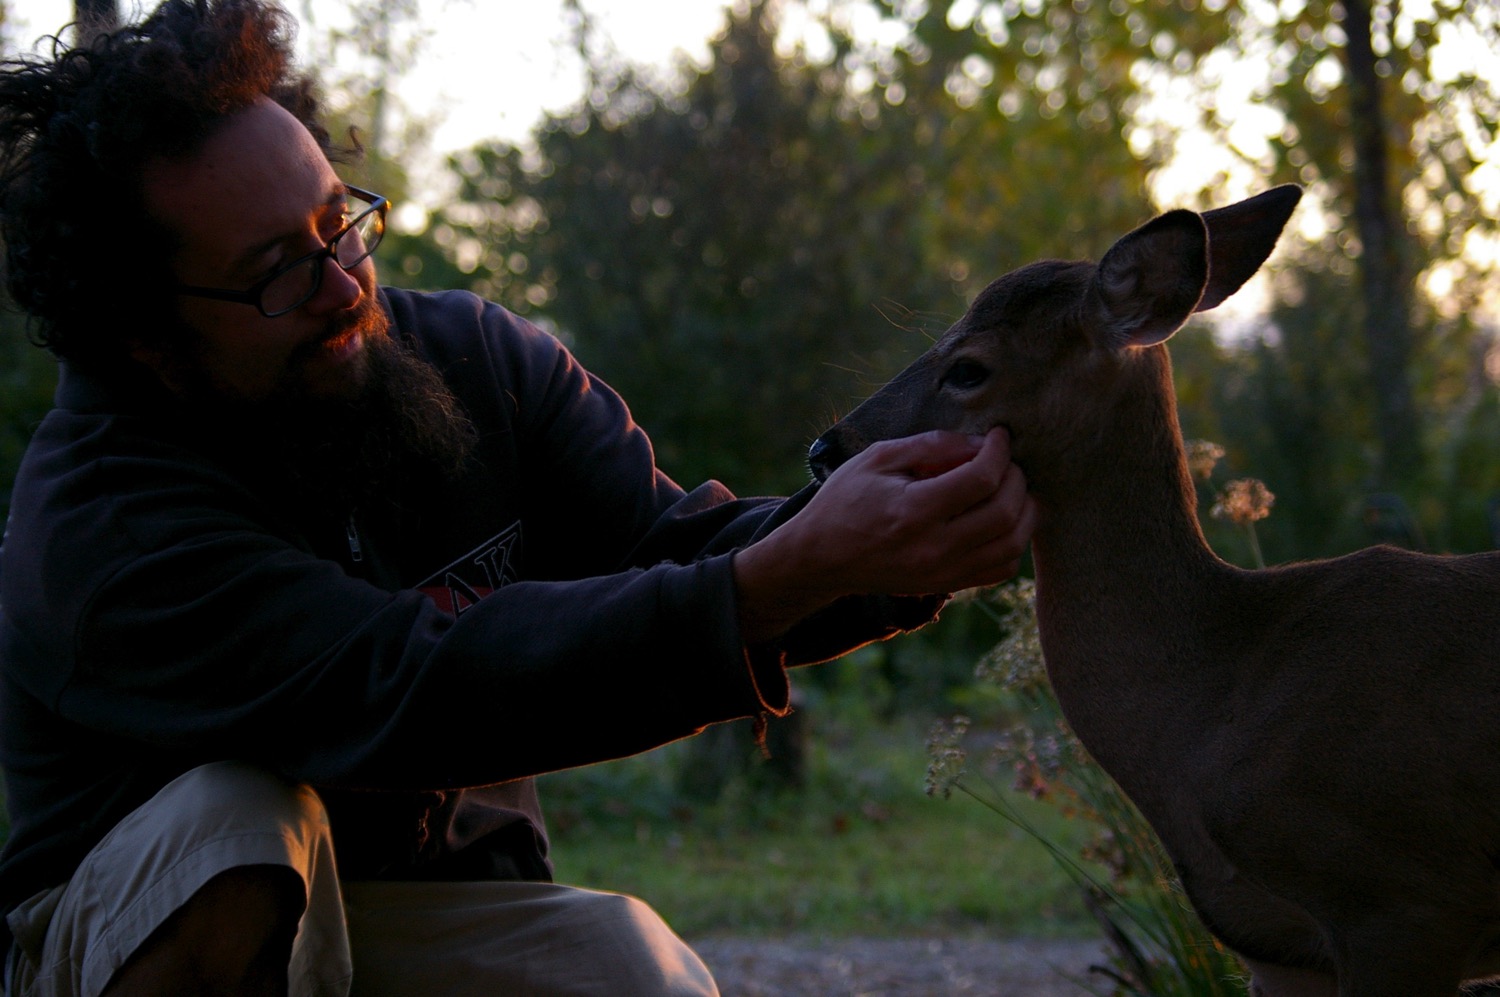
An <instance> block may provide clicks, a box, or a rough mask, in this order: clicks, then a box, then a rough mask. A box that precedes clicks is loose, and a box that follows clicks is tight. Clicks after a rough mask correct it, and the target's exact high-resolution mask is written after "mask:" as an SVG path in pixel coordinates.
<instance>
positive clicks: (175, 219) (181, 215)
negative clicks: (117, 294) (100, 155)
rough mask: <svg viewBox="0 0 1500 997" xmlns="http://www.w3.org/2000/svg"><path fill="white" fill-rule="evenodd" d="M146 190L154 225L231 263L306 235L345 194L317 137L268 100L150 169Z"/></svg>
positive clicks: (149, 164)
mask: <svg viewBox="0 0 1500 997" xmlns="http://www.w3.org/2000/svg"><path fill="white" fill-rule="evenodd" d="M142 184H143V192H144V195H145V200H146V208H147V210H148V211H149V212H150V213H151V214H152V216H153V217H155V218H156V219H157V220H158V221H160V222H162V223H163V224H165V225H167V227H168V228H170V229H171V230H173V231H174V232H175V233H176V234H177V235H178V237H179V238H180V239H181V240H182V241H183V242H184V243H185V244H188V245H190V246H193V247H194V249H195V250H196V251H200V252H204V251H209V252H216V253H218V252H222V253H223V254H224V255H225V258H226V259H227V258H229V257H232V256H234V255H237V254H238V253H241V252H244V251H246V250H247V249H249V248H250V247H252V246H254V245H256V244H258V243H261V242H263V241H266V240H273V239H277V238H281V237H285V236H289V235H291V234H293V233H295V232H297V231H299V230H305V227H306V225H307V220H308V217H309V213H311V212H316V211H320V210H321V209H322V208H323V207H324V206H325V205H327V204H329V203H331V202H333V201H336V200H338V199H339V198H340V197H341V196H342V192H343V185H342V184H341V183H340V181H339V179H338V177H337V175H336V174H335V173H334V172H333V168H332V167H331V166H330V165H329V163H328V160H327V157H325V156H324V154H323V150H322V148H321V147H320V146H319V145H318V143H317V141H316V140H315V139H314V138H313V136H312V134H311V133H310V132H308V130H307V128H306V127H304V126H303V124H302V123H301V122H300V121H298V120H297V119H296V118H295V117H293V116H292V115H291V114H290V113H289V112H287V111H286V110H285V109H283V108H282V107H280V106H279V105H277V104H275V103H273V102H271V101H269V100H262V101H260V102H258V103H256V104H254V105H251V106H250V107H247V108H245V109H243V110H241V111H238V112H235V113H234V114H232V115H230V116H229V117H228V118H226V119H225V120H224V121H223V122H222V123H221V124H220V125H219V127H218V128H216V129H214V131H213V132H211V133H210V135H209V136H208V138H207V139H206V140H205V141H204V142H203V144H202V145H201V146H200V147H199V148H198V149H197V150H195V151H194V152H192V153H189V154H188V155H185V156H180V157H175V158H166V157H160V158H157V159H153V160H150V161H148V162H147V164H146V166H145V169H144V170H143V173H142ZM220 262H223V261H220Z"/></svg>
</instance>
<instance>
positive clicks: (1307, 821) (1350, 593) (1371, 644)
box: [813, 189, 1500, 997]
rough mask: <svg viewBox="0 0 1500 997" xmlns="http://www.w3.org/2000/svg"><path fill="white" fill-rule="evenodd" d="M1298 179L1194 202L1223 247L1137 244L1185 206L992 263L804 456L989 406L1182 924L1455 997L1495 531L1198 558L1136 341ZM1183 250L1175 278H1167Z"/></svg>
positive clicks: (1146, 357)
mask: <svg viewBox="0 0 1500 997" xmlns="http://www.w3.org/2000/svg"><path fill="white" fill-rule="evenodd" d="M1268 201H1269V203H1267V202H1268ZM1295 202H1296V196H1295V191H1290V192H1288V191H1287V190H1286V189H1278V191H1273V192H1270V193H1269V194H1267V195H1262V197H1261V198H1257V199H1254V200H1252V201H1250V202H1245V206H1236V208H1234V209H1225V210H1224V211H1223V212H1213V213H1210V214H1209V215H1207V216H1201V218H1202V223H1201V226H1200V227H1201V228H1202V230H1203V231H1204V234H1205V235H1206V236H1208V237H1209V238H1210V239H1212V238H1215V237H1221V243H1220V245H1219V246H1216V247H1210V246H1209V245H1208V241H1209V240H1208V239H1205V240H1204V245H1203V247H1202V249H1201V250H1200V253H1202V254H1204V255H1203V258H1202V261H1201V263H1198V264H1196V269H1195V265H1192V264H1191V261H1189V265H1188V266H1187V271H1188V274H1187V276H1188V279H1186V280H1185V281H1184V280H1183V279H1182V275H1181V274H1177V273H1163V271H1164V270H1167V269H1169V268H1166V267H1164V266H1163V262H1164V261H1165V260H1166V259H1167V258H1168V257H1170V256H1174V255H1176V254H1179V253H1182V252H1183V249H1182V244H1183V240H1184V239H1186V240H1187V242H1188V243H1189V244H1191V242H1192V235H1193V226H1192V224H1191V223H1189V222H1188V221H1187V219H1185V218H1183V217H1181V216H1186V215H1189V213H1187V212H1176V213H1173V214H1172V215H1169V216H1163V219H1171V221H1170V222H1169V223H1164V221H1163V219H1158V220H1157V222H1154V223H1152V224H1151V225H1148V226H1145V227H1143V228H1142V229H1140V230H1137V232H1136V233H1132V234H1131V235H1130V236H1127V237H1126V239H1123V240H1121V243H1120V244H1119V245H1118V246H1117V247H1116V249H1115V250H1112V251H1111V254H1110V255H1107V256H1106V257H1105V261H1104V263H1102V264H1100V266H1099V268H1097V269H1096V268H1095V267H1094V266H1093V265H1092V264H1084V263H1077V264H1063V263H1045V264H1037V265H1034V266H1032V267H1028V268H1024V269H1023V270H1021V271H1017V272H1016V273H1013V274H1011V275H1009V276H1007V277H1004V278H1001V279H1000V280H999V281H996V282H995V283H994V284H992V285H991V287H990V288H989V289H987V290H986V291H985V292H984V294H982V295H981V296H980V298H979V299H978V300H977V301H976V302H975V304H974V306H973V307H972V308H971V309H970V311H969V313H968V314H967V315H966V316H965V317H964V319H963V320H961V321H960V322H959V323H958V324H957V325H956V326H954V328H953V329H952V330H950V332H949V333H948V334H947V335H946V336H944V337H943V339H942V340H940V341H939V343H938V344H937V345H936V346H935V347H934V348H933V350H932V351H930V352H929V353H928V354H927V355H926V356H924V357H923V358H922V359H920V360H918V361H917V363H915V364H913V366H912V367H911V368H909V369H908V370H907V371H906V372H904V373H903V374H902V375H900V376H898V377H897V378H896V379H895V380H894V381H893V382H892V383H891V385H889V386H887V388H886V389H883V390H882V391H881V392H879V393H877V394H876V395H875V396H874V397H872V398H871V399H870V400H869V401H867V402H866V403H865V405H863V406H861V407H860V408H858V409H856V410H855V411H854V412H853V413H851V414H850V415H849V416H848V417H847V418H846V419H845V420H844V421H842V422H840V423H839V424H838V425H837V426H835V427H834V428H833V429H832V430H830V431H829V433H828V434H826V435H825V436H824V437H823V439H822V440H820V442H819V444H818V445H817V447H816V448H815V453H814V458H813V460H814V464H815V465H818V464H819V463H822V464H823V465H824V466H825V469H826V468H827V467H831V466H835V465H836V463H837V462H839V461H840V460H841V459H843V458H845V457H847V456H849V455H850V454H851V453H852V452H854V451H857V450H858V449H861V448H862V447H863V446H865V445H867V444H868V443H870V442H873V441H875V440H877V439H881V438H886V437H891V436H897V435H906V434H907V433H909V432H914V431H920V430H925V429H932V428H947V429H955V430H960V431H966V432H982V431H984V430H986V429H988V428H989V427H990V426H993V425H995V424H1005V425H1007V426H1009V427H1010V429H1011V433H1012V438H1013V442H1012V446H1013V452H1014V453H1015V455H1016V460H1017V462H1018V463H1020V464H1021V466H1022V467H1023V468H1024V470H1025V471H1026V474H1027V479H1028V482H1029V483H1030V485H1031V490H1032V492H1033V494H1034V495H1035V496H1036V498H1037V501H1038V503H1039V505H1040V507H1041V516H1040V519H1039V523H1038V528H1037V533H1036V536H1035V538H1034V541H1033V553H1034V560H1035V566H1036V576H1037V577H1036V582H1037V614H1038V619H1039V623H1040V626H1041V637H1042V646H1043V649H1044V651H1045V654H1046V660H1047V671H1048V675H1049V677H1050V679H1051V682H1052V685H1053V688H1054V690H1055V692H1056V694H1057V697H1058V701H1059V703H1060V704H1061V706H1062V708H1063V712H1064V714H1065V715H1066V716H1067V718H1068V721H1069V723H1070V724H1071V725H1072V727H1073V729H1074V731H1075V732H1076V733H1077V735H1078V737H1079V738H1080V740H1082V742H1083V743H1084V744H1085V746H1087V747H1088V749H1089V750H1090V752H1091V753H1092V754H1093V755H1094V757H1095V758H1096V759H1097V760H1098V762H1099V763H1100V765H1102V766H1103V767H1104V769H1105V770H1106V771H1108V772H1109V773H1110V775H1111V776H1112V777H1114V778H1115V780H1116V781H1117V782H1118V783H1119V784H1120V786H1121V788H1122V789H1124V790H1125V792H1126V793H1127V794H1128V795H1129V796H1130V797H1131V799H1132V800H1133V801H1134V802H1135V803H1136V805H1137V806H1138V807H1139V808H1140V809H1141V812H1142V813H1143V814H1144V815H1145V816H1146V818H1147V819H1148V820H1149V821H1150V822H1151V824H1152V826H1153V827H1154V828H1155V829H1156V831H1157V833H1158V834H1159V836H1160V837H1161V839H1162V843H1163V845H1164V846H1165V847H1166V849H1167V851H1168V853H1169V855H1171V857H1172V859H1173V861H1174V863H1175V864H1176V866H1177V868H1178V870H1179V873H1180V875H1181V877H1182V880H1183V885H1184V888H1185V889H1186V891H1187V893H1188V896H1189V898H1190V899H1191V900H1192V902H1193V904H1194V906H1195V908H1196V909H1197V910H1198V912H1199V913H1200V915H1201V916H1202V918H1203V920H1204V922H1205V924H1206V925H1207V926H1208V927H1209V928H1210V929H1211V930H1212V931H1214V932H1215V934H1217V935H1218V936H1219V937H1220V938H1221V939H1222V940H1223V941H1224V942H1225V943H1226V944H1227V945H1229V946H1230V947H1231V948H1233V949H1235V950H1236V951H1238V952H1239V953H1240V954H1241V955H1243V956H1245V957H1246V959H1247V961H1248V962H1249V963H1250V965H1251V967H1252V969H1253V970H1254V972H1255V977H1256V984H1257V988H1258V990H1259V992H1261V993H1263V994H1266V995H1268V997H1293V995H1294V997H1304V995H1308V997H1311V995H1319V997H1322V995H1328V997H1332V995H1334V994H1338V995H1340V997H1452V995H1453V994H1454V993H1455V992H1456V991H1457V990H1458V988H1459V985H1460V983H1461V981H1463V980H1468V979H1474V978H1480V977H1483V976H1487V975H1490V974H1496V973H1500V554H1484V555H1474V556H1469V557H1452V558H1444V557H1433V556H1427V555H1421V554H1414V553H1410V552H1406V551H1400V550H1396V549H1392V548H1372V549H1369V550H1366V551H1361V552H1359V553H1356V554H1352V555H1349V556H1347V557H1342V558H1337V559H1333V560H1328V561H1319V562H1310V563H1304V564H1297V565H1291V566H1287V567H1281V568H1272V569H1267V570H1261V571H1246V570H1241V569H1238V568H1235V567H1232V566H1230V565H1228V564H1226V563H1224V562H1223V561H1221V560H1220V559H1219V558H1217V557H1216V556H1215V555H1214V554H1213V552H1212V551H1211V550H1210V549H1209V548H1208V546H1207V544H1206V543H1205V541H1204V538H1203V535H1202V532H1201V531H1200V529H1199V527H1198V520H1197V514H1196V496H1195V494H1194V489H1193V486H1192V483H1191V480H1190V478H1189V476H1188V469H1187V463H1186V459H1185V457H1184V453H1183V445H1182V439H1181V434H1180V432H1179V430H1178V428H1177V419H1176V410H1175V403H1174V399H1173V390H1172V380H1171V373H1170V364H1169V361H1168V359H1167V356H1166V348H1165V347H1164V346H1162V345H1160V343H1161V341H1162V340H1163V339H1165V338H1166V336H1167V335H1170V334H1171V331H1173V330H1175V328H1176V327H1177V326H1178V325H1180V324H1181V322H1182V321H1183V320H1184V319H1185V318H1186V317H1187V315H1188V314H1189V313H1190V312H1191V311H1192V310H1195V309H1199V310H1201V308H1203V307H1211V306H1212V305H1213V304H1217V303H1218V301H1220V300H1222V299H1223V298H1224V297H1227V296H1228V294H1229V293H1232V292H1233V290H1234V289H1236V288H1238V287H1239V285H1240V284H1241V283H1243V281H1244V280H1245V279H1246V278H1247V277H1248V276H1249V275H1250V274H1251V273H1253V272H1254V270H1255V269H1256V268H1257V267H1258V266H1259V265H1260V263H1261V262H1262V261H1263V260H1264V258H1265V255H1266V254H1267V253H1269V251H1270V248H1271V245H1272V244H1274V241H1275V237H1276V235H1277V233H1279V231H1280V228H1281V226H1282V224H1283V223H1284V222H1285V220H1286V216H1287V215H1288V214H1289V213H1290V210H1291V206H1292V205H1294V204H1295ZM1246 206H1248V207H1246ZM1231 212H1237V213H1234V214H1231ZM1190 217H1191V218H1194V219H1198V218H1200V216H1196V215H1191V216H1190ZM1153 226H1154V228H1153ZM1247 227H1248V228H1252V229H1255V231H1254V232H1252V233H1251V235H1254V236H1255V238H1253V239H1249V240H1248V242H1249V246H1248V248H1246V247H1245V246H1243V245H1242V243H1245V242H1246V241H1247V240H1246V239H1245V237H1244V232H1243V229H1244V228H1247ZM1163 230H1164V231H1163ZM1141 233H1146V235H1145V237H1142V235H1141ZM1121 247H1125V248H1124V250H1121ZM1210 251H1213V255H1212V264H1213V265H1212V269H1214V270H1216V271H1218V277H1217V279H1218V280H1219V281H1220V284H1219V285H1217V286H1216V285H1215V284H1214V283H1213V280H1214V278H1212V277H1210V275H1209V274H1208V272H1207V271H1208V270H1209V269H1210V267H1209V257H1208V255H1206V254H1207V253H1209V252H1210ZM1221 253H1228V254H1230V255H1228V256H1225V257H1223V258H1221V256H1220V254H1221ZM1187 255H1189V256H1191V245H1189V247H1188V251H1187ZM1194 273H1198V274H1199V276H1198V277H1197V278H1196V279H1197V280H1198V281H1199V285H1198V291H1199V292H1202V297H1201V299H1200V297H1199V294H1198V293H1194V292H1193V291H1192V289H1191V287H1190V288H1189V290H1187V291H1184V290H1182V286H1183V285H1184V284H1187V285H1191V283H1192V279H1193V275H1194ZM1205 285H1206V287H1207V289H1206V290H1204V287H1205ZM1226 286H1227V290H1226V289H1225V287H1226ZM1111 288H1115V289H1121V288H1123V290H1120V291H1119V293H1114V291H1112V290H1111ZM1180 300H1187V305H1186V306H1183V305H1181V304H1180V303H1179V301H1180ZM1205 301H1206V302H1208V304H1207V305H1205V304H1203V302H1205ZM1101 308H1102V309H1103V310H1102V311H1101V310H1100V309H1101ZM1163 329H1165V333H1163V332H1162V330H1163ZM1127 333H1128V334H1127ZM966 365H967V366H966ZM976 366H977V367H979V368H982V369H983V371H984V372H985V377H984V378H983V379H982V380H980V379H979V373H978V372H977V371H976V370H975V369H974V368H975V367H976ZM819 450H821V453H820V452H819Z"/></svg>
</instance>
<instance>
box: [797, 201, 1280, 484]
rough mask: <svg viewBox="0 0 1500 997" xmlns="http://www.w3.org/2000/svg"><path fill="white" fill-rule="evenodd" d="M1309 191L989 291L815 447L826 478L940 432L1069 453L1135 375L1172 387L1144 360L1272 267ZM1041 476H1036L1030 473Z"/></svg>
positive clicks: (1166, 228) (1158, 229) (1033, 268)
mask: <svg viewBox="0 0 1500 997" xmlns="http://www.w3.org/2000/svg"><path fill="white" fill-rule="evenodd" d="M1301 196H1302V194H1301V191H1300V190H1299V189H1298V188H1297V187H1295V186H1291V185H1287V186H1282V187H1276V188H1274V189H1272V190H1269V191H1266V192H1265V193H1262V194H1259V195H1257V196H1255V197H1252V198H1250V199H1248V200H1245V201H1241V202H1239V203H1237V204H1233V205H1230V206H1228V207H1225V208H1219V209H1216V210H1214V211H1209V212H1207V213H1205V214H1201V215H1200V214H1197V213H1196V212H1192V211H1181V210H1179V211H1169V212H1167V213H1166V214H1163V215H1160V216H1158V217H1157V218H1154V219H1152V220H1151V221H1149V222H1147V223H1146V224H1144V225H1142V226H1141V227H1140V228H1137V229H1136V230H1135V231H1133V232H1131V233H1130V234H1128V235H1126V236H1124V237H1123V238H1121V239H1120V240H1119V241H1118V242H1116V243H1115V244H1114V246H1112V247H1111V248H1110V250H1109V251H1108V252H1107V253H1105V254H1104V257H1103V259H1101V260H1100V261H1099V263H1098V264H1093V263H1089V262H1071V263H1069V262H1060V261H1055V260H1053V261H1047V262H1043V263H1033V264H1031V265H1029V266H1025V267H1022V268H1021V269H1019V270H1015V271H1013V272H1011V273H1008V274H1006V275H1005V276H1003V277H1001V278H999V279H998V280H996V281H994V282H993V283H991V284H990V285H989V286H988V287H986V288H985V289H984V290H983V291H982V292H981V293H980V295H979V297H977V298H976V299H975V300H974V303H973V304H972V305H970V307H969V310H968V311H967V312H966V313H965V314H964V316H963V318H961V319H959V321H958V322H957V323H955V324H954V325H953V326H952V327H951V328H950V329H948V331H947V332H945V333H944V334H943V336H942V338H940V339H939V340H938V342H937V343H936V344H935V345H934V346H933V347H932V348H931V349H930V350H928V351H927V352H926V353H924V354H923V355H922V356H921V357H919V358H917V360H916V361H915V362H914V363H913V364H912V365H911V366H909V367H907V368H906V369H905V370H904V371H902V372H901V373H900V374H898V375H897V376H896V377H895V378H894V379H893V380H892V381H891V382H890V383H889V384H887V385H886V386H885V387H883V388H882V389H880V391H878V392H876V393H875V394H874V395H872V396H871V397H870V398H869V399H867V400H866V401H865V402H864V403H863V404H861V405H860V406H859V407H858V408H856V409H855V410H854V411H852V412H850V413H849V414H848V415H847V416H845V417H844V418H843V419H841V420H840V421H839V422H838V423H837V424H835V425H834V426H833V427H832V428H831V429H829V430H828V431H827V432H826V433H824V434H823V435H822V436H821V437H819V438H818V440H817V441H816V442H815V443H814V444H813V445H812V449H811V450H810V451H809V455H808V459H809V463H810V464H811V466H812V470H813V473H814V474H815V475H816V476H817V477H818V478H819V479H822V478H825V477H827V476H828V474H830V473H831V472H832V471H833V470H834V469H835V468H836V467H838V466H839V465H840V464H842V463H843V462H844V461H846V460H848V459H849V458H850V457H852V456H853V455H854V454H856V453H858V452H859V451H861V450H863V449H864V448H865V447H867V446H869V445H870V444H871V443H874V442H876V441H878V440H882V439H891V438H895V437H899V436H908V435H911V434H914V433H920V432H923V431H926V430H930V429H947V430H952V431H956V432H962V433H973V434H982V433H985V432H987V431H988V430H990V429H991V428H993V427H995V426H1002V425H1003V426H1005V427H1007V428H1008V429H1009V430H1010V433H1011V438H1012V449H1013V452H1014V453H1015V454H1016V457H1017V460H1018V461H1020V462H1021V463H1023V465H1024V464H1025V462H1026V456H1027V454H1028V453H1047V452H1052V451H1055V450H1057V449H1059V448H1066V447H1067V446H1068V445H1069V443H1070V440H1071V439H1072V438H1074V437H1076V436H1077V435H1078V434H1079V433H1080V432H1087V423H1088V422H1089V420H1093V419H1099V418H1108V417H1109V409H1110V407H1111V402H1112V400H1113V398H1114V397H1115V395H1116V393H1117V392H1119V391H1120V390H1121V389H1122V386H1124V385H1128V384H1129V383H1131V381H1132V379H1131V377H1130V376H1129V374H1130V373H1131V372H1132V370H1135V369H1140V370H1142V371H1143V372H1144V373H1143V374H1142V376H1155V377H1159V378H1163V379H1164V378H1166V377H1167V374H1166V369H1167V368H1166V365H1165V364H1164V363H1157V364H1142V363H1141V360H1142V359H1143V358H1142V352H1143V351H1146V350H1148V349H1149V348H1150V347H1153V346H1156V345H1157V344H1160V343H1162V342H1164V341H1165V340H1166V339H1167V338H1168V337H1170V336H1171V335H1172V334H1173V333H1174V332H1176V331H1177V330H1178V329H1179V328H1181V327H1182V325H1183V323H1185V322H1186V321H1187V319H1188V317H1189V316H1190V315H1192V314H1193V313H1194V312H1198V311H1205V310H1207V309H1209V308H1213V307H1214V306H1215V305H1218V304H1219V303H1220V302H1221V301H1223V300H1224V299H1226V298H1228V297H1229V296H1230V295H1231V294H1233V293H1234V292H1235V291H1237V290H1239V288H1240V286H1241V285H1242V284H1244V283H1245V281H1247V280H1248V279H1250V277H1251V275H1253V274H1254V273H1255V271H1256V270H1258V269H1259V268H1260V265H1261V264H1262V263H1264V262H1265V260H1266V257H1268V256H1269V255H1270V253H1271V250H1272V249H1273V248H1274V247H1275V245H1276V240H1277V238H1278V237H1279V236H1280V234H1281V230H1282V228H1283V227H1284V226H1285V224H1286V222H1287V219H1288V218H1290V217H1291V213H1292V209H1293V208H1295V207H1296V205H1297V202H1298V200H1299V199H1300V198H1301ZM1028 473H1029V472H1028Z"/></svg>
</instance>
